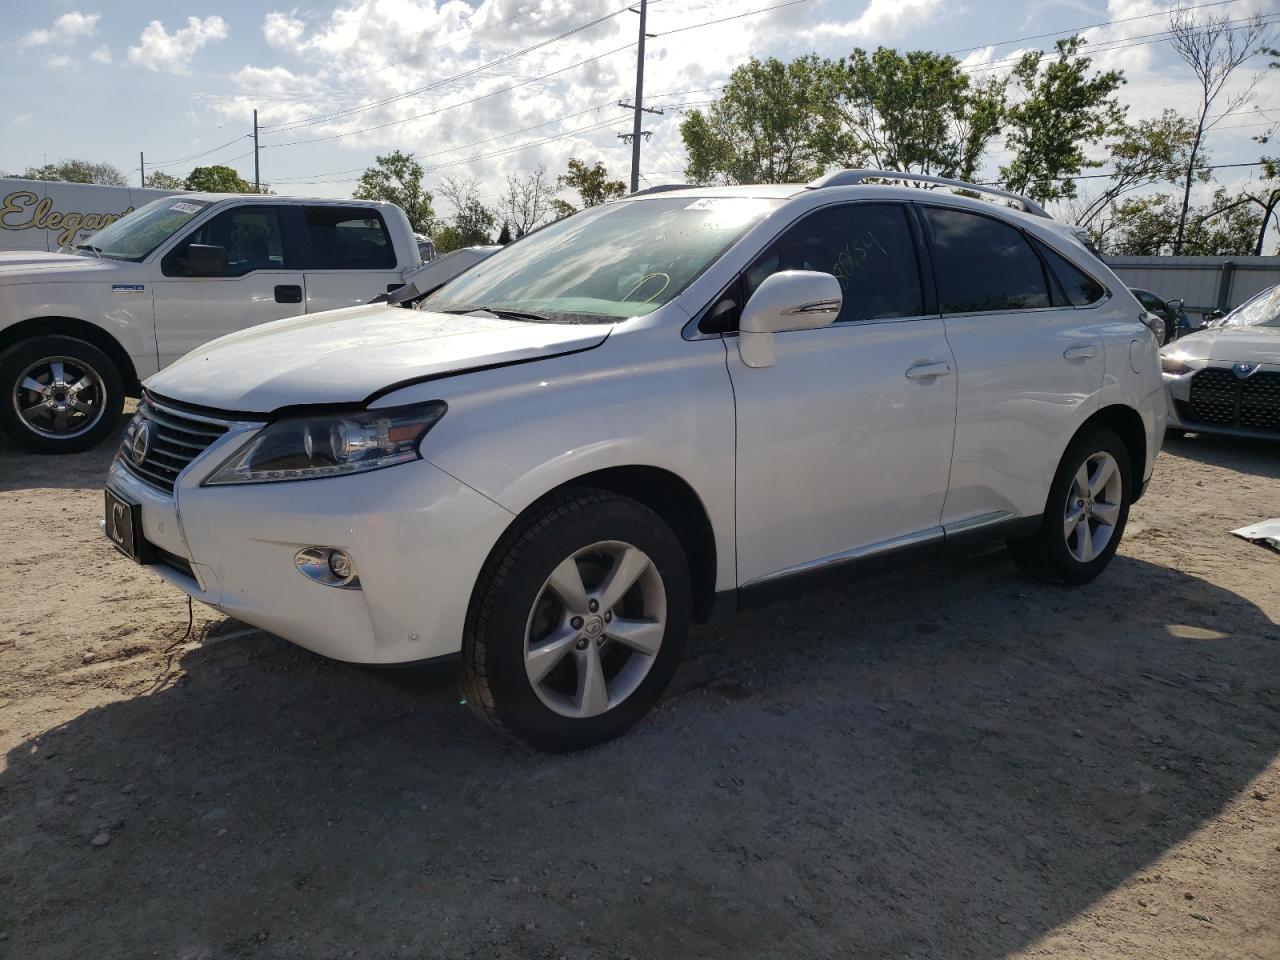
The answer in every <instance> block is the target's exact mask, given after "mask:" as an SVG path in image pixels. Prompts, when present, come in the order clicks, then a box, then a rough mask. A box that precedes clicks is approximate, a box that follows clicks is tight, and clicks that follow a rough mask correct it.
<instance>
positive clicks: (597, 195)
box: [553, 157, 627, 217]
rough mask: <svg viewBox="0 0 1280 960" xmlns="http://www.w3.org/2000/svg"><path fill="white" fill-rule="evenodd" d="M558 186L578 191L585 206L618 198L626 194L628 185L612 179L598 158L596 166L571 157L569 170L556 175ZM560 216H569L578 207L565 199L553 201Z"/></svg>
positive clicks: (593, 205) (592, 205) (596, 205)
mask: <svg viewBox="0 0 1280 960" xmlns="http://www.w3.org/2000/svg"><path fill="white" fill-rule="evenodd" d="M556 186H557V187H559V188H560V189H564V188H565V187H569V188H570V189H572V190H576V191H578V196H579V197H581V198H582V205H583V206H584V207H598V206H599V205H600V204H602V203H604V202H605V201H606V200H616V199H618V198H619V197H623V196H626V193H627V185H626V184H625V183H623V182H622V181H621V180H610V179H609V171H608V170H606V169H605V166H604V164H603V163H602V162H601V161H599V160H597V161H596V162H595V165H594V166H591V167H588V166H587V165H586V164H585V163H583V162H582V161H581V160H579V159H578V158H577V157H570V158H569V172H568V173H562V174H560V176H558V177H556ZM553 206H554V207H555V209H556V213H557V215H559V216H562V217H563V216H568V214H570V213H574V212H575V211H576V209H577V208H575V207H574V206H573V205H572V204H569V203H565V202H564V201H563V200H560V201H556V202H555V203H553Z"/></svg>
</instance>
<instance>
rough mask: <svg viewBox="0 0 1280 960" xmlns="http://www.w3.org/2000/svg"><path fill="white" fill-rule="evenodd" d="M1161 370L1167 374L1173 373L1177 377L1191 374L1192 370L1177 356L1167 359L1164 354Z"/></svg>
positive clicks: (1161, 357)
mask: <svg viewBox="0 0 1280 960" xmlns="http://www.w3.org/2000/svg"><path fill="white" fill-rule="evenodd" d="M1160 369H1161V370H1163V371H1164V372H1165V373H1172V374H1175V375H1177V376H1181V375H1182V374H1184V373H1190V372H1191V368H1190V367H1188V366H1187V364H1186V362H1185V361H1184V360H1183V359H1182V358H1181V357H1179V356H1177V355H1174V356H1168V357H1166V356H1165V355H1164V354H1161V355H1160Z"/></svg>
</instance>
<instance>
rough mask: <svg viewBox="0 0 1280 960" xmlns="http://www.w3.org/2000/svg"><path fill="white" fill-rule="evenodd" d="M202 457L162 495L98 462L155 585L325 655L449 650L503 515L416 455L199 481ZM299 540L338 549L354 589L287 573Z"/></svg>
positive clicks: (422, 655) (358, 659) (403, 657)
mask: <svg viewBox="0 0 1280 960" xmlns="http://www.w3.org/2000/svg"><path fill="white" fill-rule="evenodd" d="M207 459H208V458H201V459H200V460H197V461H196V462H194V463H192V464H191V466H190V467H189V468H188V470H187V471H184V473H183V475H181V476H180V477H179V479H178V483H177V486H176V488H175V491H174V496H172V497H170V496H168V495H166V494H164V493H162V492H160V491H157V490H155V489H153V488H152V487H151V486H149V485H148V484H147V483H145V482H143V481H142V480H141V479H139V478H138V477H136V476H135V475H134V474H132V473H130V472H129V471H128V470H126V469H125V468H124V467H122V466H121V465H120V464H119V463H118V462H116V463H113V464H112V466H111V472H110V475H109V480H108V483H109V485H110V487H111V488H112V489H113V490H115V491H116V493H118V494H120V495H121V496H122V497H124V498H125V499H126V500H129V501H131V502H133V503H137V504H140V509H141V517H142V523H141V526H142V533H143V536H144V537H145V538H146V539H147V541H148V542H149V543H151V544H152V545H154V546H155V547H158V548H159V550H160V551H161V552H160V553H159V555H158V556H159V562H158V563H157V564H155V565H153V566H152V567H151V569H152V570H154V571H155V572H156V573H157V574H159V575H160V576H161V577H163V578H164V579H165V580H167V581H169V582H170V583H172V584H173V585H175V586H176V587H178V588H179V589H181V590H183V591H184V592H185V593H187V594H189V595H190V596H192V597H193V598H195V599H196V600H199V601H200V602H202V603H205V604H208V605H209V606H211V607H214V608H216V609H218V610H221V611H222V612H224V613H226V614H228V615H230V616H233V617H235V618H236V619H239V620H243V621H244V622H245V623H248V624H251V625H253V626H255V627H259V628H261V629H263V630H266V631H269V632H271V633H274V634H277V635H278V636H281V637H284V638H285V639H287V640H290V641H292V642H294V643H296V644H298V645H299V646H302V647H306V648H307V649H309V650H313V651H315V652H316V653H319V654H323V655H324V656H327V657H333V658H334V659H337V660H345V661H349V662H353V663H404V662H409V661H413V660H423V659H428V658H431V657H436V656H443V655H445V654H450V653H456V652H457V651H458V650H459V649H461V643H462V630H463V623H464V620H465V618H466V612H467V606H468V604H469V602H470V599H471V591H472V588H473V586H474V585H475V582H476V579H477V578H478V576H479V574H480V569H481V567H482V566H483V564H484V561H485V559H486V557H487V556H488V553H489V551H490V549H491V548H492V547H493V544H494V543H495V542H497V540H498V538H499V536H501V534H502V532H503V531H504V530H505V529H506V527H507V525H508V524H509V523H510V522H511V520H512V515H511V514H510V513H508V512H507V511H506V510H504V509H502V508H501V507H499V506H498V505H497V504H495V503H493V502H492V501H491V500H488V499H487V498H485V497H483V496H481V495H480V494H479V493H477V492H476V491H474V490H472V489H471V488H470V487H468V486H466V485H465V484H463V483H461V482H459V481H458V480H455V479H454V478H453V477H452V476H450V475H449V474H447V473H445V472H444V471H442V470H440V469H439V468H437V467H435V466H434V465H432V464H431V463H429V462H427V461H425V460H419V461H415V462H413V463H407V464H401V465H398V466H395V467H389V468H387V469H383V470H375V471H372V472H370V473H366V474H357V475H354V476H347V477H331V478H326V479H320V480H303V481H296V482H288V483H264V484H245V485H238V486H219V487H201V486H200V485H199V481H200V480H201V479H203V475H204V473H206V472H207V471H208V469H209V467H208V466H207V465H206V460H207ZM202 467H203V469H201V468H202ZM311 546H320V547H338V548H341V549H343V550H345V551H347V552H348V553H349V554H351V556H352V557H353V558H354V559H355V563H356V569H357V572H358V574H359V577H360V584H361V588H360V589H338V588H335V587H330V586H327V585H324V584H320V583H316V582H315V581H313V580H310V579H308V578H307V577H305V576H304V575H303V574H302V573H300V572H299V571H298V569H297V568H296V566H295V565H294V556H295V554H296V553H297V552H298V550H300V549H302V548H304V547H311ZM165 554H167V555H168V557H167V558H166V556H165ZM121 562H125V561H123V560H122V561H121ZM188 565H189V566H188Z"/></svg>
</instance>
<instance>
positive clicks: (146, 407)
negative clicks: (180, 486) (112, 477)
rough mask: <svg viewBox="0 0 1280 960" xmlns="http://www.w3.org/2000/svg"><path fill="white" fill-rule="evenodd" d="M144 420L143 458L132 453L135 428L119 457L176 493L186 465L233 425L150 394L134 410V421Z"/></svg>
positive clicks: (157, 485) (132, 469)
mask: <svg viewBox="0 0 1280 960" xmlns="http://www.w3.org/2000/svg"><path fill="white" fill-rule="evenodd" d="M143 423H145V424H147V426H148V431H149V433H150V437H149V442H148V443H147V444H146V454H145V456H144V457H143V458H142V462H141V463H139V462H138V461H136V460H135V459H134V457H133V450H132V444H131V442H130V441H131V438H132V436H133V430H132V429H131V430H130V431H129V432H128V433H126V434H125V440H124V443H123V444H122V445H121V447H120V452H119V454H117V458H118V459H119V461H120V462H121V463H122V464H123V465H124V468H125V469H126V470H128V471H129V472H130V473H132V474H133V475H134V476H136V477H138V478H139V479H140V480H143V481H145V482H146V483H149V484H150V485H151V486H153V487H155V488H156V489H157V490H162V491H164V492H165V493H173V487H174V484H175V483H176V482H177V479H178V474H179V473H181V472H182V470H183V468H184V467H186V465H187V464H189V463H190V462H191V461H192V460H194V459H195V458H196V457H198V456H200V454H202V453H204V451H205V450H206V449H208V447H209V446H210V445H211V444H212V443H213V442H214V441H215V440H217V439H218V438H219V437H221V436H222V435H223V434H224V433H226V432H227V430H228V429H229V428H230V424H228V423H226V422H225V421H220V420H215V419H213V418H211V417H206V416H203V415H196V414H192V413H187V412H185V411H183V410H179V409H177V408H175V407H171V406H169V405H167V404H164V403H160V402H157V401H156V399H155V398H154V397H150V396H148V397H147V398H146V399H144V400H143V401H142V402H141V403H139V404H138V412H137V413H135V414H134V424H136V425H141V424H143Z"/></svg>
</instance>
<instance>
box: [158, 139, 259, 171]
mask: <svg viewBox="0 0 1280 960" xmlns="http://www.w3.org/2000/svg"><path fill="white" fill-rule="evenodd" d="M251 136H252V134H249V133H245V134H242V135H240V136H238V137H236V138H235V139H234V140H228V141H227V142H226V143H223V144H219V145H218V146H216V147H210V148H209V149H208V150H202V151H201V152H200V153H193V154H191V155H190V156H189V157H179V158H178V159H176V160H160V161H153V162H152V164H151V166H152V167H156V168H159V167H171V166H173V165H175V164H179V163H187V162H189V161H191V160H199V159H200V158H201V157H207V156H208V155H209V154H211V153H217V152H218V151H219V150H225V149H226V148H227V147H230V146H232V145H233V144H237V143H239V142H240V141H241V140H244V139H245V138H247V137H251Z"/></svg>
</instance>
